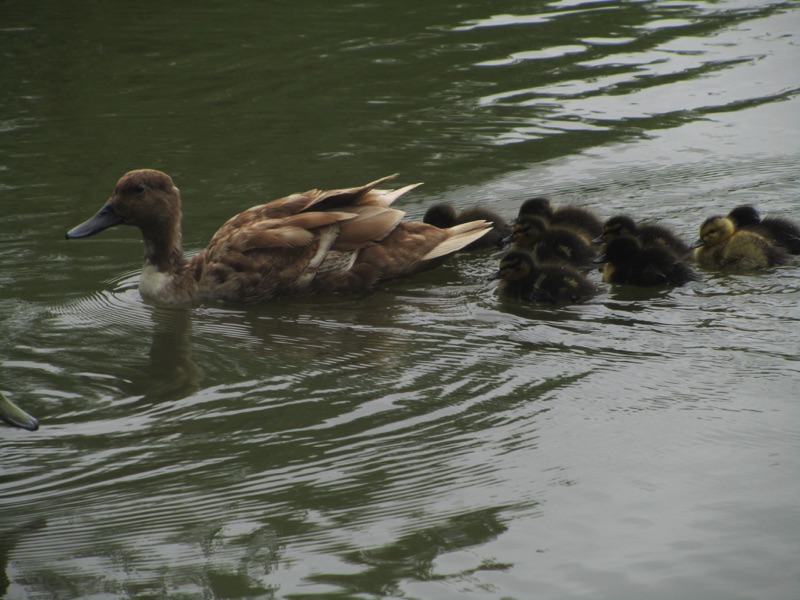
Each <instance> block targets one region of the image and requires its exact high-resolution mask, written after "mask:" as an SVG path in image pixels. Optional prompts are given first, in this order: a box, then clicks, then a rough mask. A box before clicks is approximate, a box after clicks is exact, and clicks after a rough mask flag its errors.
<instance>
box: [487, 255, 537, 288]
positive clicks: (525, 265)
mask: <svg viewBox="0 0 800 600" xmlns="http://www.w3.org/2000/svg"><path fill="white" fill-rule="evenodd" d="M533 271H534V264H533V257H532V256H531V255H530V254H528V253H527V252H522V251H519V250H512V251H511V252H509V253H508V254H506V255H505V256H504V257H503V258H502V259H500V268H499V269H498V270H497V271H495V272H494V273H493V274H492V275H490V276H489V280H490V281H491V280H494V279H502V280H503V281H519V280H521V279H525V278H526V277H530V275H531V273H533Z"/></svg>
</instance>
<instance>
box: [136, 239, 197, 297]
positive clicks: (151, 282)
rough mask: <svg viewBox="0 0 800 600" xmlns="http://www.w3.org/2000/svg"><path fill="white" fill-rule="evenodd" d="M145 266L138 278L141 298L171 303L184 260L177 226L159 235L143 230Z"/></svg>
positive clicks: (181, 274) (184, 263)
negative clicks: (169, 301)
mask: <svg viewBox="0 0 800 600" xmlns="http://www.w3.org/2000/svg"><path fill="white" fill-rule="evenodd" d="M142 237H143V239H144V266H143V267H142V275H141V277H140V279H139V291H140V292H141V294H142V296H144V297H146V298H151V299H154V300H162V301H163V300H170V299H171V296H173V295H175V290H176V289H178V288H181V286H180V285H179V284H180V281H181V279H182V276H183V275H184V274H185V271H186V269H185V267H186V259H185V258H184V257H183V246H182V244H181V231H180V224H179V223H178V224H176V226H174V227H171V228H169V229H168V230H164V229H162V230H161V231H160V232H153V231H146V230H144V229H143V230H142Z"/></svg>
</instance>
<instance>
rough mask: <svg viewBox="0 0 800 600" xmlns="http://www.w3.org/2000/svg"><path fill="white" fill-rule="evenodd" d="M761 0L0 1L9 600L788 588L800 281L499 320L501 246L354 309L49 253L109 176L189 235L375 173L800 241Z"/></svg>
mask: <svg viewBox="0 0 800 600" xmlns="http://www.w3.org/2000/svg"><path fill="white" fill-rule="evenodd" d="M798 8H799V6H798V4H797V3H796V2H781V1H769V0H720V1H716V2H711V1H709V2H704V1H699V0H698V1H658V0H654V1H641V2H625V3H621V2H611V1H609V2H605V1H597V2H589V1H580V0H564V1H556V2H544V1H530V0H529V1H527V2H518V1H517V2H515V1H510V0H509V1H496V0H495V1H492V2H489V1H488V0H482V1H476V2H471V3H430V2H419V1H417V0H408V1H404V2H402V3H397V2H386V1H383V0H375V1H368V2H359V3H352V2H322V1H319V0H309V1H307V2H303V3H297V2H285V1H276V2H269V3H260V2H253V1H243V2H237V3H230V2H207V3H203V4H202V5H201V4H198V3H188V2H179V3H155V2H149V1H145V2H138V3H126V4H120V3H83V2H40V3H37V8H36V9H35V10H32V9H30V8H29V5H28V3H23V2H4V3H2V5H0V51H2V59H1V60H2V65H3V68H2V69H0V108H1V109H2V110H1V111H0V202H2V206H3V211H2V214H1V215H0V240H1V241H0V265H1V266H2V268H1V269H0V333H1V334H2V335H0V390H2V391H3V392H5V393H6V394H7V395H8V396H9V398H11V399H12V400H14V401H15V402H16V403H17V404H19V405H20V406H22V407H23V408H25V409H26V410H27V411H29V412H31V413H32V414H34V415H36V416H37V417H38V418H39V419H40V421H41V427H40V429H39V430H38V431H36V432H29V431H23V430H19V429H12V428H10V427H2V428H1V429H0V451H1V452H2V462H1V463H0V595H1V596H2V597H4V598H7V599H13V600H16V599H22V598H35V599H51V598H52V599H56V598H58V599H62V598H97V599H99V598H103V599H106V598H187V599H188V598H436V599H439V598H441V599H449V598H518V599H522V598H617V599H626V598H630V599H639V598H664V599H667V598H693V599H707V598H714V599H717V598H718V599H726V600H729V599H735V598H759V599H785V598H794V597H797V596H798V594H800V567H798V561H797V557H798V555H800V535H799V533H800V506H798V502H797V499H798V495H799V494H800V478H799V477H798V475H800V429H799V428H798V423H800V414H799V413H800V410H798V398H800V393H799V392H798V389H799V386H800V261H799V260H797V259H795V261H794V262H793V263H792V264H790V265H787V266H785V267H781V268H778V269H774V270H771V271H767V272H762V273H744V274H726V273H718V272H712V271H704V272H703V273H702V275H703V279H702V281H699V282H695V283H692V284H690V285H687V286H684V287H681V288H676V289H655V290H641V289H626V288H625V287H619V286H617V287H609V286H605V287H604V292H603V293H602V294H601V295H600V296H598V297H597V298H596V299H595V300H593V301H591V302H589V303H587V304H584V305H579V306H570V307H566V308H559V309H552V308H542V307H535V306H522V305H519V304H517V303H513V302H508V301H501V300H500V299H499V298H498V297H497V296H496V294H495V288H494V285H493V284H492V283H490V282H488V281H486V276H487V275H488V274H489V273H491V272H492V271H493V270H494V269H495V268H496V265H497V262H498V255H497V254H495V253H492V252H484V253H473V254H461V255H458V256H456V257H454V258H452V259H450V260H449V261H448V262H447V263H446V264H445V265H444V266H442V267H440V268H438V269H436V270H434V271H430V272H427V273H424V274H422V275H420V276H417V277H414V278H410V279H406V280H402V281H399V282H395V283H393V284H391V285H385V286H382V287H380V288H379V289H377V290H376V291H375V292H374V293H370V294H368V295H363V296H347V295H342V296H332V297H324V298H322V297H320V298H304V299H301V300H296V299H292V300H279V301H276V302H273V303H270V304H266V305H262V306H253V307H235V306H233V307H232V306H201V307H196V308H193V309H191V310H175V309H165V308H159V307H155V306H152V305H150V304H147V303H144V302H143V301H142V300H141V298H140V296H139V293H138V291H137V282H138V268H139V267H140V264H141V252H142V247H141V240H140V239H139V236H138V233H137V232H136V231H135V230H132V229H120V228H118V229H114V230H110V231H107V232H105V233H103V234H101V235H99V236H96V237H94V238H92V239H89V240H80V241H74V242H72V241H71V242H66V241H65V240H64V239H63V235H64V232H65V231H66V230H67V229H69V228H70V227H72V226H74V225H76V224H78V223H80V222H82V221H83V220H84V219H85V218H87V217H88V216H89V215H91V214H93V213H94V212H95V211H96V210H97V208H99V206H100V205H101V204H102V203H103V202H104V201H105V199H106V198H107V197H108V195H109V194H110V192H111V190H112V188H113V186H114V184H115V182H116V180H117V178H118V177H119V176H120V175H121V174H122V173H124V172H125V171H127V170H130V169H133V168H140V167H153V168H159V169H162V170H164V171H166V172H168V173H170V174H171V175H172V176H173V177H174V179H175V181H176V184H177V185H178V186H179V187H180V188H181V192H182V196H183V199H184V209H185V213H186V214H185V216H184V241H185V245H186V248H187V250H188V251H195V250H198V249H200V248H202V247H203V246H204V245H205V244H206V243H207V241H208V240H209V238H210V237H211V235H212V234H213V232H214V231H215V230H216V228H217V227H218V226H219V225H220V224H221V223H222V222H223V221H224V220H225V219H227V218H228V217H229V216H231V215H233V214H236V213H237V212H239V211H241V210H243V209H244V208H247V207H248V206H251V205H253V204H257V203H260V202H264V201H266V200H269V199H273V198H278V197H282V196H285V195H287V194H289V193H292V192H296V191H303V190H306V189H309V188H314V187H320V188H333V187H345V186H353V185H359V184H362V183H366V182H368V181H372V180H374V179H377V178H378V177H381V176H383V175H387V174H390V173H394V172H400V174H401V175H400V177H399V179H398V182H399V183H400V184H402V185H404V184H407V183H412V182H416V181H424V182H425V185H424V186H422V187H421V188H418V189H417V190H414V191H413V192H412V193H410V194H408V195H406V196H404V197H403V198H402V199H401V200H400V201H399V204H400V205H401V206H400V208H402V209H403V210H405V211H406V213H407V216H408V217H409V218H414V219H419V218H420V217H421V215H422V214H423V213H424V211H425V209H426V208H427V207H428V206H429V205H430V204H432V203H434V202H439V201H450V202H453V203H455V204H456V205H458V206H468V205H471V204H474V203H482V204H487V205H491V206H492V207H494V208H495V209H497V210H498V211H500V212H502V213H504V214H506V215H508V216H509V217H511V216H513V215H514V214H515V213H516V209H517V207H518V206H519V204H520V202H521V201H522V200H524V199H525V198H527V197H530V196H532V195H536V194H547V195H549V196H550V197H551V198H552V199H553V200H554V201H555V202H556V203H574V204H579V205H583V206H586V207H589V208H591V209H593V210H595V211H596V212H597V213H598V214H599V215H601V216H603V217H608V216H611V215H613V214H615V213H617V212H620V211H627V212H630V213H631V214H633V215H634V216H636V217H637V218H641V219H649V220H656V221H659V222H663V223H666V224H668V225H670V226H672V227H673V228H674V229H675V230H676V231H678V232H679V233H680V234H681V235H682V237H684V238H685V239H686V240H687V241H693V240H694V239H695V238H696V236H697V232H698V229H699V225H700V223H701V222H702V221H703V220H704V219H705V217H707V216H709V215H711V214H715V213H726V212H727V211H728V210H730V208H732V207H733V206H736V205H738V204H742V203H752V204H755V205H756V206H758V207H759V208H760V209H761V210H762V212H763V213H768V214H775V215H783V216H788V217H790V218H793V219H795V220H798V219H800V208H799V207H800V181H799V176H798V164H799V161H800V143H799V142H800V136H799V135H798V133H800V120H799V119H798V115H800V97H799V96H800V71H798V69H797V64H800V33H798V32H800V10H798Z"/></svg>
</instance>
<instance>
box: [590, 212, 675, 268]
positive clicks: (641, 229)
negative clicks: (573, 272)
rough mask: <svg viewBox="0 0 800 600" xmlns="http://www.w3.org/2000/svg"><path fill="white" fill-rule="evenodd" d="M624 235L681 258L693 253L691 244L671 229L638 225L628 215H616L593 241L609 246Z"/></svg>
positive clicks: (604, 225)
mask: <svg viewBox="0 0 800 600" xmlns="http://www.w3.org/2000/svg"><path fill="white" fill-rule="evenodd" d="M623 235H627V236H630V237H634V238H636V239H637V240H638V241H639V243H640V244H641V245H642V246H661V247H663V248H666V249H667V250H669V251H670V252H673V253H674V254H675V255H676V256H679V257H681V258H683V257H685V256H688V255H689V254H690V253H691V249H690V248H689V244H687V243H686V242H684V241H683V240H682V239H680V238H679V237H678V236H677V235H676V234H675V233H674V232H673V231H671V230H670V229H669V228H667V227H665V226H663V225H656V224H654V223H645V224H638V223H637V222H636V221H634V220H633V219H632V218H631V217H629V216H628V215H616V216H614V217H611V218H610V219H608V220H607V221H606V222H605V223H604V224H603V233H602V234H601V235H599V236H598V237H596V238H595V239H594V240H592V241H593V242H594V243H595V244H606V245H608V244H609V243H610V242H611V241H612V240H615V239H617V238H618V237H620V236H623Z"/></svg>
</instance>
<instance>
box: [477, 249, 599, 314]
mask: <svg viewBox="0 0 800 600" xmlns="http://www.w3.org/2000/svg"><path fill="white" fill-rule="evenodd" d="M495 279H499V280H500V284H499V285H498V287H497V291H498V293H499V294H500V295H501V296H504V297H506V298H511V299H514V300H522V301H524V302H536V303H546V304H568V303H573V302H584V301H586V300H588V299H589V298H591V297H592V296H595V295H597V293H598V289H597V286H595V285H594V284H593V283H592V282H591V281H589V280H588V279H586V278H585V277H584V276H583V275H581V274H580V273H578V271H576V270H575V269H573V268H571V267H569V266H567V265H538V264H536V262H535V261H534V259H533V257H532V256H531V255H530V254H529V253H528V252H525V251H522V250H512V251H511V252H509V253H508V254H506V255H505V256H504V257H503V258H502V259H501V260H500V268H499V270H498V271H497V272H495V273H493V274H492V275H490V276H489V280H490V281H491V280H495Z"/></svg>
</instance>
